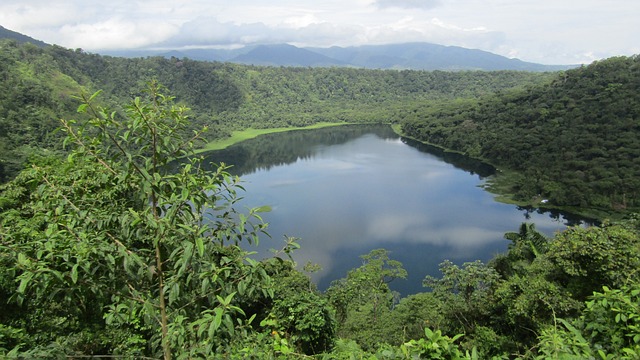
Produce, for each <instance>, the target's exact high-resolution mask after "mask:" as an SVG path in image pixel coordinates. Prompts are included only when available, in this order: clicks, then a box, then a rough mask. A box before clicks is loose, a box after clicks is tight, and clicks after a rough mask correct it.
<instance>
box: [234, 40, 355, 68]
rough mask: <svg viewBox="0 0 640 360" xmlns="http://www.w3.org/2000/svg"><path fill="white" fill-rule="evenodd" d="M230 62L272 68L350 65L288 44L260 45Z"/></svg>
mask: <svg viewBox="0 0 640 360" xmlns="http://www.w3.org/2000/svg"><path fill="white" fill-rule="evenodd" d="M229 61H231V62H236V63H242V64H252V65H270V66H304V67H309V66H310V67H328V66H347V65H349V64H348V63H346V62H343V61H340V60H336V59H332V58H331V57H328V56H325V55H322V54H319V53H317V52H314V51H310V50H307V49H302V48H299V47H295V46H293V45H288V44H280V45H259V46H256V47H255V48H254V49H252V50H251V51H249V52H247V53H245V54H241V55H238V56H236V57H234V58H233V59H230V60H229Z"/></svg>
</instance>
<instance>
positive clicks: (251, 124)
mask: <svg viewBox="0 0 640 360" xmlns="http://www.w3.org/2000/svg"><path fill="white" fill-rule="evenodd" d="M0 65H2V67H1V68H0V69H2V71H3V74H4V75H3V76H4V77H3V81H2V82H0V86H2V95H0V96H2V98H0V127H2V129H3V130H4V131H2V132H0V148H1V149H3V150H4V151H2V152H0V181H6V180H7V179H9V178H11V177H13V176H14V175H15V174H16V171H17V170H18V169H19V168H21V167H22V164H23V163H24V161H25V160H26V159H27V158H28V157H29V156H31V155H33V153H34V152H38V151H40V150H41V149H45V148H46V149H55V148H56V146H58V145H57V144H59V141H58V140H59V138H56V136H57V135H56V134H55V133H54V129H56V128H57V127H58V126H59V119H60V118H76V117H77V115H76V114H75V106H77V101H75V100H74V99H73V98H72V97H71V95H76V96H77V95H79V94H80V93H81V92H82V91H85V92H86V93H92V92H93V91H96V90H102V91H103V97H102V100H101V101H103V102H104V103H106V104H113V105H114V108H115V110H117V111H120V112H121V111H122V109H119V108H118V106H117V105H116V104H122V103H126V101H128V100H129V99H130V98H131V97H132V96H136V95H139V94H140V91H141V90H140V89H142V88H143V87H144V84H145V83H146V82H148V81H150V80H152V79H155V80H158V81H159V82H160V83H161V84H163V85H164V86H166V87H167V88H168V90H169V91H170V92H171V94H172V95H173V96H175V97H176V100H177V101H178V102H179V103H181V104H184V105H186V106H188V107H190V108H191V109H192V110H193V112H192V115H191V122H190V124H191V125H190V130H192V129H198V128H201V127H203V126H207V127H208V128H209V131H208V133H207V134H206V135H205V137H206V139H208V140H214V139H221V138H225V137H227V136H229V135H230V134H231V132H232V131H234V130H243V129H247V128H259V129H264V128H278V127H290V126H308V125H312V124H316V123H321V122H356V123H359V122H388V123H390V122H394V121H396V119H398V118H399V117H401V114H402V113H403V112H406V111H407V109H410V108H415V107H416V105H417V104H423V103H430V102H432V101H442V100H451V99H471V98H475V97H477V96H480V95H482V94H489V93H493V92H495V91H498V90H501V89H507V88H513V87H521V86H524V85H525V84H531V83H543V82H548V81H550V79H551V75H550V74H533V73H524V72H514V71H499V72H441V71H436V72H425V71H374V70H358V69H311V68H282V67H281V68H273V67H255V66H243V65H236V64H223V63H213V62H202V61H192V60H189V59H178V58H170V59H165V58H161V57H154V58H136V59H125V58H117V57H108V56H99V55H96V54H87V53H84V52H82V51H81V50H68V49H64V48H61V47H58V46H48V47H44V48H38V47H35V46H33V45H29V44H26V45H21V44H19V43H17V42H16V41H11V40H5V41H2V42H0ZM55 139H58V140H55Z"/></svg>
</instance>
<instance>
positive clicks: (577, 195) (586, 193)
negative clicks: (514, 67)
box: [403, 56, 640, 211]
mask: <svg viewBox="0 0 640 360" xmlns="http://www.w3.org/2000/svg"><path fill="white" fill-rule="evenodd" d="M638 79H640V57H638V56H634V57H617V58H611V59H607V60H602V61H598V62H595V63H593V64H591V65H589V66H586V67H582V68H579V69H574V70H568V71H566V72H563V73H560V74H557V75H556V79H555V80H554V81H553V82H552V83H550V84H543V85H538V86H532V87H529V88H526V89H521V90H516V91H501V92H498V94H496V95H491V96H487V97H484V98H482V99H480V100H479V101H476V102H466V103H446V104H443V105H440V106H432V105H430V104H428V105H425V106H424V107H423V108H421V109H418V110H417V111H416V114H415V115H413V116H405V119H406V121H405V122H404V123H403V131H404V132H405V133H406V134H407V135H409V136H412V137H415V138H417V139H420V140H423V141H426V142H429V143H433V144H436V145H439V146H443V147H445V148H448V149H453V150H456V151H460V152H463V153H466V154H468V155H470V156H474V157H479V158H483V159H487V160H488V161H490V162H491V163H493V164H495V165H498V166H500V167H506V168H509V169H513V170H517V171H518V172H519V173H520V174H521V175H522V176H521V177H519V180H515V181H512V187H513V192H514V193H515V195H514V197H515V198H516V199H518V200H523V201H531V200H532V199H534V198H540V197H542V198H546V199H549V200H550V203H551V204H554V205H557V206H570V207H575V208H582V209H584V208H592V209H595V210H603V211H614V210H617V211H621V210H629V209H632V208H637V207H639V206H640V197H639V196H638V195H640V194H639V193H638V189H640V183H639V182H638V181H639V180H638V179H640V162H638V159H640V142H639V141H638V134H639V132H640V126H639V124H640V122H639V121H640V96H639V95H638V94H640V81H639V80H638Z"/></svg>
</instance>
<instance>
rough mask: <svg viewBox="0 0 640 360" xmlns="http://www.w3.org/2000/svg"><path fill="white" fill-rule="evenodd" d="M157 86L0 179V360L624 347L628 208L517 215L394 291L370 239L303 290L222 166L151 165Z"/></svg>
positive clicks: (494, 353) (167, 129) (627, 335)
mask: <svg viewBox="0 0 640 360" xmlns="http://www.w3.org/2000/svg"><path fill="white" fill-rule="evenodd" d="M160 89H161V87H159V86H158V84H157V83H153V82H152V83H150V84H149V86H148V90H149V91H148V92H147V93H146V94H145V95H144V96H142V97H138V98H136V99H134V100H132V101H130V102H129V103H128V104H123V105H122V107H123V108H124V109H125V114H124V115H126V116H123V115H121V114H120V113H118V112H112V111H110V109H106V108H102V107H100V106H99V105H98V104H99V103H98V102H97V101H98V98H96V97H94V96H91V97H89V98H86V102H85V103H84V104H83V106H82V107H81V108H80V110H81V111H86V112H87V113H86V114H85V115H87V116H91V118H90V119H91V125H92V128H91V129H88V128H87V129H83V128H82V127H81V126H79V124H78V123H74V122H71V121H65V122H64V123H63V124H64V134H66V139H65V141H66V143H67V144H68V146H69V155H70V156H66V157H50V158H46V159H36V161H35V162H34V166H33V167H31V168H29V169H26V170H23V171H21V172H20V174H19V175H18V176H17V177H16V178H15V179H14V180H12V181H10V182H9V183H7V184H3V185H0V303H1V304H2V306H3V308H2V309H3V310H4V311H1V312H0V357H3V358H9V359H12V358H16V359H31V358H33V359H58V358H89V357H99V358H127V359H133V358H136V359H159V358H163V359H166V360H170V359H174V358H175V359H246V358H255V359H335V360H340V359H380V360H396V359H397V360H401V359H403V360H408V359H443V360H444V359H469V360H471V359H512V358H521V359H541V360H542V359H594V358H601V359H638V358H639V357H640V316H639V315H638V314H640V309H639V308H638V306H639V304H640V285H639V280H640V273H639V272H638V269H639V268H640V221H639V220H638V218H637V217H630V218H629V219H628V220H626V221H622V222H618V223H608V222H606V223H604V224H603V225H602V226H594V227H590V228H583V227H575V228H571V229H567V230H566V231H564V232H562V233H558V234H556V235H555V236H554V237H553V238H551V239H548V238H546V237H545V236H543V235H542V234H540V233H538V232H537V231H536V230H535V227H534V226H533V225H531V224H522V225H521V226H520V228H519V229H518V231H517V232H510V233H507V234H505V238H506V239H508V240H509V241H511V243H510V246H509V248H508V250H507V251H506V252H505V253H504V254H499V255H497V256H496V257H495V258H494V259H493V260H492V261H491V262H490V263H488V264H484V263H482V262H480V261H475V262H470V263H465V264H461V265H458V264H454V263H452V262H450V261H445V262H443V263H442V264H440V270H441V273H442V274H441V276H440V277H437V278H436V277H431V276H427V277H426V278H425V279H424V281H423V284H424V285H425V286H426V287H428V288H429V289H430V291H429V292H424V293H419V294H414V295H411V296H408V297H406V298H403V299H400V298H399V295H398V294H396V293H394V292H393V291H391V289H390V287H389V282H390V281H392V280H394V279H402V278H404V277H406V276H407V272H406V270H405V269H404V268H403V266H402V264H401V263H400V262H398V261H395V260H393V259H392V258H391V257H390V254H389V252H387V251H386V250H384V249H375V250H372V251H371V252H369V253H368V254H365V255H362V265H361V266H359V267H357V268H354V269H352V270H350V271H349V272H348V273H347V274H346V275H345V277H344V278H342V279H339V280H337V281H335V282H333V283H332V284H331V286H330V287H329V289H327V291H326V292H324V293H321V292H319V291H318V290H317V289H316V288H315V286H314V284H313V283H311V281H310V278H309V277H308V276H307V275H306V274H304V273H302V272H300V271H298V270H296V268H295V265H296V264H295V262H293V259H295V249H297V248H298V247H299V245H298V242H297V240H298V239H296V238H295V237H287V238H286V243H285V245H284V246H283V248H282V249H281V250H280V251H278V252H276V253H275V254H274V257H273V258H269V259H265V260H263V261H256V260H255V259H254V258H253V257H252V255H253V253H252V252H251V251H250V250H251V249H250V248H251V245H253V244H256V243H257V241H258V240H259V239H260V238H261V237H262V236H263V235H264V232H265V226H266V224H264V223H263V222H262V220H261V218H260V213H261V212H262V211H264V210H265V209H266V208H265V207H262V208H253V209H247V210H245V211H240V210H238V209H235V206H237V205H238V203H237V201H238V196H239V194H240V193H239V191H240V190H241V187H240V182H239V181H240V180H239V179H238V178H236V177H233V176H231V175H230V174H228V173H227V172H226V170H225V168H224V167H217V168H213V169H208V170H207V169H205V168H203V167H202V161H204V160H203V159H201V158H199V157H196V156H192V157H189V159H190V161H186V162H183V163H181V164H178V166H177V168H176V167H169V166H168V163H169V162H170V161H172V159H174V158H175V157H176V156H181V155H189V154H190V155H193V150H194V146H193V145H194V143H193V140H194V139H193V137H192V136H189V137H186V138H185V137H183V135H184V133H185V131H183V130H185V129H186V128H188V127H190V124H189V122H188V112H187V110H186V108H185V107H183V106H179V105H177V104H175V103H174V102H173V101H172V99H171V97H170V96H166V94H163V93H160V92H159V91H160ZM465 236H473V234H468V235H465ZM314 268H317V265H315V266H314V265H313V264H309V265H308V266H305V267H304V270H305V271H309V272H311V271H313V270H314Z"/></svg>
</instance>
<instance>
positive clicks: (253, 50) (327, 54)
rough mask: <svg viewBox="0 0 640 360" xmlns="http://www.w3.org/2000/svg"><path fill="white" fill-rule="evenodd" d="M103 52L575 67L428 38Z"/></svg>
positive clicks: (244, 60) (251, 61) (384, 64)
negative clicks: (348, 44) (326, 44)
mask: <svg viewBox="0 0 640 360" xmlns="http://www.w3.org/2000/svg"><path fill="white" fill-rule="evenodd" d="M0 38H10V39H14V40H16V41H18V42H21V43H23V42H31V43H33V44H34V45H37V46H47V45H48V44H46V43H44V42H42V41H39V40H36V39H33V38H30V37H28V36H26V35H23V34H20V33H17V32H14V31H11V30H8V29H5V28H3V27H2V26H0ZM100 54H101V55H110V56H121V57H130V58H131V57H148V56H163V57H176V58H189V59H192V60H200V61H219V62H231V63H239V64H247V65H260V66H297V67H354V68H364V69H396V70H447V71H459V70H485V71H494V70H520V71H558V70H566V69H570V68H573V67H575V66H572V65H542V64H537V63H531V62H526V61H522V60H519V59H510V58H507V57H504V56H501V55H497V54H493V53H490V52H487V51H483V50H477V49H467V48H463V47H458V46H444V45H437V44H431V43H423V42H417V43H405V44H389V45H363V46H353V47H337V46H334V47H330V48H316V47H309V48H301V47H296V46H293V45H289V44H270V45H253V46H246V47H243V48H239V49H204V48H203V49H181V50H146V49H133V50H118V51H116V50H113V51H102V52H100Z"/></svg>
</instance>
